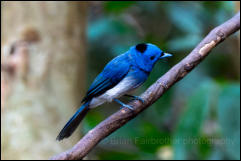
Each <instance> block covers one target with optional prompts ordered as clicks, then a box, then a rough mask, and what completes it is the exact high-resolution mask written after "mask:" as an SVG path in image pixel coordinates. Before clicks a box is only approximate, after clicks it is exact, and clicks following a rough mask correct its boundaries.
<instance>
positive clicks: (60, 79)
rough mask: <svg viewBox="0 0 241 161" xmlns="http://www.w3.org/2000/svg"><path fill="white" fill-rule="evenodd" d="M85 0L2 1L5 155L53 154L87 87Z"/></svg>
mask: <svg viewBox="0 0 241 161" xmlns="http://www.w3.org/2000/svg"><path fill="white" fill-rule="evenodd" d="M86 8H87V5H86V3H84V2H1V12H2V17H1V18H2V23H1V24H2V26H1V27H2V30H1V33H2V36H1V40H2V41H1V46H2V47H3V48H2V51H1V58H2V59H1V76H2V77H1V92H2V98H1V102H2V104H1V125H2V126H1V140H2V143H1V147H2V150H1V156H2V157H1V158H2V159H48V158H49V157H50V156H52V155H54V154H57V153H59V152H61V151H63V150H65V149H66V148H69V147H71V146H72V145H73V144H74V143H76V141H77V140H78V139H79V136H80V133H75V134H74V135H73V137H71V138H70V139H66V140H64V141H62V142H58V141H56V140H55V138H56V136H57V134H58V133H59V131H60V130H61V128H62V127H63V126H64V124H65V123H66V122H67V121H68V119H69V117H70V116H71V115H72V114H73V113H74V112H75V110H76V108H77V107H78V106H79V105H80V100H81V96H82V95H83V92H84V91H85V90H84V89H85V71H86V70H85V67H86V55H85V46H86V45H85V24H86Z"/></svg>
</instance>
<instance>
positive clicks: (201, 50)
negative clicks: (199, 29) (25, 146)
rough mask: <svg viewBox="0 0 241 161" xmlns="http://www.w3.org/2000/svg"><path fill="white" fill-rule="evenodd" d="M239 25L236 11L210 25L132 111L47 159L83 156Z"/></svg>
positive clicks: (125, 111)
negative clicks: (207, 32)
mask: <svg viewBox="0 0 241 161" xmlns="http://www.w3.org/2000/svg"><path fill="white" fill-rule="evenodd" d="M239 28H240V12H239V13H237V14H236V15H235V16H234V17H233V18H231V19H230V20H228V21H226V22H225V23H223V24H222V25H220V26H218V27H216V28H214V29H213V30H212V31H211V32H210V33H209V34H208V35H207V36H206V37H205V38H204V39H203V40H202V41H201V42H200V43H199V45H197V46H196V48H195V49H194V50H193V51H192V52H191V53H190V54H189V55H188V56H186V57H185V58H184V59H183V60H182V61H181V62H179V63H178V64H176V65H175V66H174V67H173V68H171V69H170V70H169V71H168V72H167V73H166V74H165V75H163V76H162V77H161V78H159V79H158V80H157V81H156V82H155V83H154V84H153V85H152V86H151V87H149V88H148V89H147V90H146V91H145V92H144V93H143V94H142V95H141V97H142V98H143V99H144V100H145V104H142V103H141V102H139V101H132V102H131V103H130V105H132V106H133V108H134V111H131V110H129V109H127V108H125V109H121V110H119V111H117V112H116V113H114V114H112V115H111V116H110V117H108V118H107V119H105V120H104V121H102V122H101V123H99V124H98V125H97V126H96V127H95V128H93V129H92V130H90V131H89V132H88V133H87V134H86V135H85V136H84V137H83V138H82V139H81V140H80V141H79V142H78V143H77V144H76V145H75V146H74V147H73V148H71V149H69V150H68V151H66V152H63V153H60V154H59V155H56V156H54V157H52V158H51V159H53V160H73V159H82V158H83V157H85V156H86V155H87V154H88V153H89V152H90V151H91V150H92V149H93V148H94V147H95V146H96V145H97V144H98V143H99V142H100V141H101V140H103V139H104V138H106V137H107V136H108V135H110V134H111V133H112V132H114V131H115V130H117V129H119V128H120V127H122V126H123V125H124V124H126V123H127V122H128V121H130V120H131V119H133V118H134V117H135V116H136V115H138V114H139V113H140V112H142V111H143V110H145V109H146V108H147V107H150V105H152V104H153V103H154V102H156V101H157V100H158V99H159V98H160V97H161V96H162V95H163V93H164V92H165V91H166V90H168V89H169V88H170V87H171V86H172V85H174V84H175V83H176V82H177V81H179V80H180V79H182V78H183V77H184V76H186V75H187V74H188V73H189V72H190V71H191V70H192V69H193V68H194V67H195V66H197V65H198V64H199V63H200V62H201V61H202V60H203V59H204V58H205V57H206V56H207V55H208V54H209V52H210V51H211V50H212V49H213V48H214V47H215V46H216V45H218V44H219V43H221V42H222V41H223V40H224V39H225V38H227V37H228V36H230V35H231V34H233V33H234V32H236V31H238V30H239Z"/></svg>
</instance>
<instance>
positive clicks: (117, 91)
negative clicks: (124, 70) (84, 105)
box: [89, 77, 136, 108]
mask: <svg viewBox="0 0 241 161" xmlns="http://www.w3.org/2000/svg"><path fill="white" fill-rule="evenodd" d="M135 85H136V80H135V79H134V78H133V77H125V78H124V79H123V80H122V81H120V82H119V83H118V84H117V85H116V86H114V87H113V88H111V89H109V90H108V91H106V92H105V93H103V94H102V95H100V96H98V97H95V98H93V99H92V100H91V102H90V104H89V108H94V107H97V106H99V105H101V104H103V103H105V102H112V101H113V99H114V98H119V97H121V96H123V95H124V94H126V93H128V92H130V91H131V90H133V86H135Z"/></svg>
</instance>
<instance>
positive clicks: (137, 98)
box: [124, 94, 145, 104]
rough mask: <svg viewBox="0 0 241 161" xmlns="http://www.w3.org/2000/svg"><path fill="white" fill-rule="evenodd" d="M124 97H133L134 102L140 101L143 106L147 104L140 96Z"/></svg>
mask: <svg viewBox="0 0 241 161" xmlns="http://www.w3.org/2000/svg"><path fill="white" fill-rule="evenodd" d="M124 96H127V97H131V98H132V99H133V100H139V101H141V102H142V103H143V104H144V103H145V101H144V100H143V99H142V98H141V97H139V96H132V95H128V94H125V95H124Z"/></svg>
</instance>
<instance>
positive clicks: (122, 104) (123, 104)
mask: <svg viewBox="0 0 241 161" xmlns="http://www.w3.org/2000/svg"><path fill="white" fill-rule="evenodd" d="M114 101H115V102H117V103H119V104H120V105H121V106H122V107H127V108H129V109H130V110H134V109H133V107H131V106H130V105H127V104H125V103H123V102H121V101H120V100H118V99H116V98H114ZM122 107H121V108H122Z"/></svg>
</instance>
